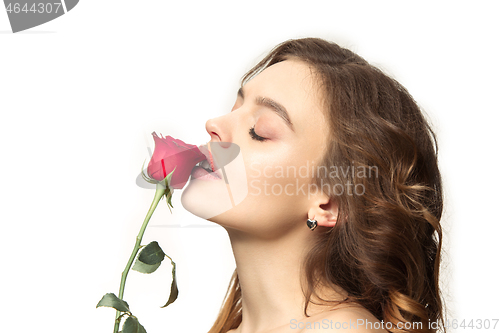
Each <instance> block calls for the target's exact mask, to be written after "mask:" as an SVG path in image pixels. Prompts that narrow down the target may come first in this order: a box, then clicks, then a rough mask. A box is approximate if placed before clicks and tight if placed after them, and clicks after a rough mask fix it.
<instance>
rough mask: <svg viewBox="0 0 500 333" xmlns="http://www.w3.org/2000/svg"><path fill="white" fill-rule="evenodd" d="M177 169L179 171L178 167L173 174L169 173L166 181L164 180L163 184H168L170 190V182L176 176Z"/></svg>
mask: <svg viewBox="0 0 500 333" xmlns="http://www.w3.org/2000/svg"><path fill="white" fill-rule="evenodd" d="M175 169H177V166H175V168H174V170H172V172H171V173H169V174H168V175H167V177H165V179H164V180H163V181H164V183H163V184H167V185H168V188H169V189H170V181H171V180H172V176H173V175H174V171H175Z"/></svg>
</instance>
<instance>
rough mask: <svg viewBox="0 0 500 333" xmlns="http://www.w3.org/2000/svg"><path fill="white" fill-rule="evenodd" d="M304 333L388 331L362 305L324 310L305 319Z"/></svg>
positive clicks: (379, 332)
mask: <svg viewBox="0 0 500 333" xmlns="http://www.w3.org/2000/svg"><path fill="white" fill-rule="evenodd" d="M307 323H309V325H308V326H303V330H301V331H300V332H304V333H315V332H316V333H319V332H321V333H326V332H332V333H333V332H346V333H347V332H353V333H354V332H356V333H387V332H388V331H387V330H385V325H384V324H383V323H382V322H380V321H379V320H378V319H377V318H375V316H373V315H372V314H371V313H370V312H369V311H368V310H366V309H364V308H361V307H355V306H353V307H344V308H340V309H336V310H332V311H327V312H323V313H322V314H320V315H317V316H314V317H310V318H309V319H308V320H305V321H304V324H305V325H307Z"/></svg>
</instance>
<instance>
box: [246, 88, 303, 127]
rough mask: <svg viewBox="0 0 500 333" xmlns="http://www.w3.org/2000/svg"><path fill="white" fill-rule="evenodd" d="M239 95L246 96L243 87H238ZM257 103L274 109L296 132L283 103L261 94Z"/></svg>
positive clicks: (257, 98) (256, 100)
mask: <svg viewBox="0 0 500 333" xmlns="http://www.w3.org/2000/svg"><path fill="white" fill-rule="evenodd" d="M238 96H240V97H241V98H244V95H243V88H240V89H238ZM255 104H257V105H261V106H265V107H268V108H269V109H271V110H272V111H274V112H275V113H276V114H277V115H278V116H280V117H281V119H283V120H284V121H285V123H286V125H287V126H288V127H290V129H291V130H292V131H293V132H295V130H294V127H293V124H292V121H291V120H290V115H289V114H288V111H286V109H285V107H284V106H283V105H281V104H280V103H278V102H276V101H275V100H272V99H270V98H268V97H261V96H257V97H256V98H255Z"/></svg>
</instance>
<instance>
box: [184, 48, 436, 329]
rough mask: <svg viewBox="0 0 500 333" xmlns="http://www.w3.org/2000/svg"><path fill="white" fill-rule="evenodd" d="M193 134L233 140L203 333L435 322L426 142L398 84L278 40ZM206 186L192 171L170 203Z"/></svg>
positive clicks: (354, 58)
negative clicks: (217, 287)
mask: <svg viewBox="0 0 500 333" xmlns="http://www.w3.org/2000/svg"><path fill="white" fill-rule="evenodd" d="M206 129H207V131H208V133H209V134H210V136H211V142H212V143H219V142H226V143H233V144H235V145H238V146H239V148H240V149H241V153H242V156H243V160H244V165H245V170H246V178H247V179H246V180H245V181H246V185H248V189H249V190H248V195H247V196H246V197H245V199H244V200H243V201H242V202H241V203H239V204H237V205H235V206H233V207H232V208H230V209H228V210H227V211H224V212H222V213H220V214H218V215H216V216H214V217H211V218H209V220H210V221H213V222H215V223H218V224H220V225H221V226H223V227H224V228H225V229H226V230H227V232H228V235H229V238H230V241H231V245H232V249H233V252H234V256H235V261H236V270H235V273H234V275H233V278H232V280H231V283H230V286H229V290H228V294H227V295H226V298H225V301H224V304H223V307H222V309H221V311H220V314H219V316H218V318H217V320H216V322H215V324H214V326H213V327H212V329H211V330H210V333H225V332H231V333H257V332H327V331H328V332H336V331H353V332H385V331H390V332H435V331H436V330H437V329H438V328H439V329H442V327H441V324H442V302H441V297H440V291H439V286H438V277H439V264H440V251H441V227H440V224H439V220H440V217H441V212H442V209H443V205H442V191H441V179H440V173H439V170H438V165H437V155H436V154H437V145H436V141H435V136H434V134H433V132H432V130H431V129H430V127H429V125H428V124H427V122H426V120H425V119H424V117H423V115H422V113H421V111H420V110H419V108H418V106H417V104H416V103H415V101H414V100H413V99H412V97H411V96H410V95H409V93H408V92H407V91H406V90H405V88H403V87H402V86H401V85H400V84H399V83H397V82H396V81H395V80H393V79H391V78H389V77H388V76H386V75H385V74H383V73H382V72H381V71H380V70H378V69H377V68H375V67H373V66H371V65H369V64H368V63H367V62H366V61H365V60H364V59H362V58H361V57H359V56H358V55H356V54H354V53H353V52H351V51H349V50H346V49H343V48H341V47H339V46H338V45H336V44H333V43H330V42H327V41H324V40H321V39H315V38H306V39H298V40H290V41H287V42H285V43H283V44H281V45H278V46H277V47H276V48H275V49H274V50H272V51H271V52H270V54H269V55H267V56H266V57H265V58H264V59H263V60H262V61H261V62H260V63H259V64H257V65H256V66H255V67H254V68H253V69H251V70H250V71H249V72H248V73H247V74H246V75H245V76H244V77H243V79H242V86H241V89H240V90H239V91H238V96H237V99H236V103H235V105H234V107H233V109H232V111H231V112H230V113H228V114H226V115H224V116H221V117H219V118H216V119H211V120H209V121H208V122H207V123H206ZM213 158H214V160H215V161H216V160H217V156H216V154H213ZM305 171H307V172H305ZM218 174H219V176H220V174H221V173H220V171H219V172H218ZM222 181H223V180H220V182H222ZM215 183H217V181H207V179H200V178H196V177H194V179H193V178H192V180H191V182H190V184H189V186H188V187H187V188H186V190H185V191H184V193H183V197H182V202H183V205H184V206H185V207H186V208H187V209H188V210H190V211H192V212H193V213H195V214H197V215H199V216H201V215H202V214H200V209H199V206H198V210H197V209H196V208H195V207H196V205H197V204H196V201H197V199H196V198H199V197H197V195H199V193H200V191H201V192H204V193H207V194H209V193H211V192H210V188H211V187H213V186H215ZM198 205H199V202H198ZM438 326H439V327H438Z"/></svg>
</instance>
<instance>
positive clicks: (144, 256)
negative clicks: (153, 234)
mask: <svg viewBox="0 0 500 333" xmlns="http://www.w3.org/2000/svg"><path fill="white" fill-rule="evenodd" d="M163 259H165V253H164V252H163V250H162V249H161V247H160V245H158V242H157V241H152V242H151V243H149V244H148V245H146V246H145V247H144V248H143V249H142V251H141V253H140V254H139V260H140V261H142V262H143V263H145V264H148V265H155V264H157V263H159V262H162V260H163Z"/></svg>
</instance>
